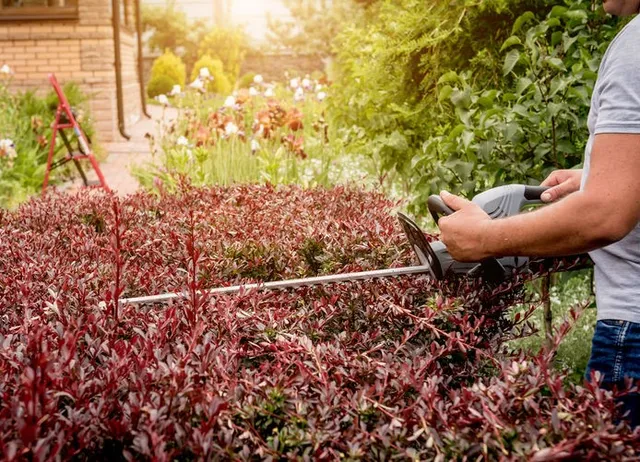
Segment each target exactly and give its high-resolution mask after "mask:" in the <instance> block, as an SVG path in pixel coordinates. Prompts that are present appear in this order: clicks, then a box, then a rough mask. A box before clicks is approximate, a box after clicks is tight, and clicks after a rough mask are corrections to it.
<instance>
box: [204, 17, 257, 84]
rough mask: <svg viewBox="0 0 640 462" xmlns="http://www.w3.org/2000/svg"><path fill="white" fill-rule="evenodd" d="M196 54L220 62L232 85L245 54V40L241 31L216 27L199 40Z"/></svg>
mask: <svg viewBox="0 0 640 462" xmlns="http://www.w3.org/2000/svg"><path fill="white" fill-rule="evenodd" d="M198 53H199V56H204V55H209V56H210V57H212V58H216V59H219V60H220V61H222V64H223V66H224V71H225V73H226V74H227V77H228V78H229V81H230V82H231V83H232V84H233V83H235V81H236V80H237V79H238V75H239V74H240V67H241V66H242V61H244V57H245V55H246V53H247V38H246V36H245V34H244V31H243V30H242V29H238V28H222V27H216V28H215V29H213V30H212V31H210V32H209V33H208V34H206V35H205V36H204V38H203V39H202V40H201V42H200V45H199V47H198Z"/></svg>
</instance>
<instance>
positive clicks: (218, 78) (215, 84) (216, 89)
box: [191, 55, 232, 95]
mask: <svg viewBox="0 0 640 462" xmlns="http://www.w3.org/2000/svg"><path fill="white" fill-rule="evenodd" d="M203 67H206V68H207V69H209V73H210V74H211V76H212V77H213V80H209V81H208V82H207V87H206V88H207V91H210V92H212V93H218V94H221V95H227V94H229V93H230V92H231V90H232V88H231V83H229V79H228V78H227V76H226V74H225V73H224V70H223V65H222V61H220V60H219V59H213V58H212V57H211V56H209V55H204V56H202V57H201V58H200V59H199V60H198V61H197V62H196V63H195V65H194V66H193V70H192V71H191V81H194V80H195V79H196V78H198V76H199V75H200V69H202V68H203Z"/></svg>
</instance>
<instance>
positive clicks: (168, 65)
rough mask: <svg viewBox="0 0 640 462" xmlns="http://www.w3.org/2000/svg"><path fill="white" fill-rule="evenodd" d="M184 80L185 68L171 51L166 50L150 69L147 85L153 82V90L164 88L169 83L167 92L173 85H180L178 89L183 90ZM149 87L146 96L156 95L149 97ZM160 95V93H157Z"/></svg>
mask: <svg viewBox="0 0 640 462" xmlns="http://www.w3.org/2000/svg"><path fill="white" fill-rule="evenodd" d="M160 76H165V77H166V79H162V78H161V77H160ZM185 79H186V72H185V66H184V63H183V62H182V60H181V59H180V58H179V57H178V56H176V55H174V54H173V53H172V52H171V51H169V50H167V51H165V53H164V54H163V55H162V56H160V57H158V58H157V59H156V60H155V61H154V62H153V66H152V67H151V77H150V78H149V83H151V82H154V81H155V82H154V90H156V89H159V88H165V87H166V85H167V83H168V82H169V81H170V82H171V86H170V87H169V91H170V90H171V88H172V87H173V85H180V87H182V88H184V82H185ZM150 86H151V85H149V87H147V94H148V95H149V97H154V96H156V95H151V92H150V90H151V88H150ZM158 94H161V93H158Z"/></svg>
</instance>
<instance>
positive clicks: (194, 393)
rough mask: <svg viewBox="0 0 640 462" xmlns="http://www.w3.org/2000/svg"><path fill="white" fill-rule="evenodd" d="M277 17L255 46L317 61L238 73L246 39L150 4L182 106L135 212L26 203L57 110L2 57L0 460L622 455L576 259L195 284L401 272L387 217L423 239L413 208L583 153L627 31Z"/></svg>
mask: <svg viewBox="0 0 640 462" xmlns="http://www.w3.org/2000/svg"><path fill="white" fill-rule="evenodd" d="M285 3H286V4H287V5H288V6H289V10H290V12H291V15H292V18H293V19H294V20H295V21H297V23H298V24H299V27H297V28H291V27H287V26H286V24H280V23H277V21H276V22H273V23H272V24H271V25H270V27H271V31H272V34H273V36H274V38H273V40H275V41H276V42H277V43H278V44H280V45H283V44H284V45H286V46H287V47H289V48H290V49H291V50H293V51H295V52H297V53H314V54H317V55H320V56H324V57H328V58H330V59H327V62H330V63H331V64H330V65H329V66H328V67H327V68H325V69H323V70H318V71H317V72H313V73H312V72H309V73H307V72H300V71H299V70H297V69H288V70H287V71H286V73H283V74H282V76H281V78H280V79H275V80H271V79H267V78H265V77H264V75H263V74H261V73H254V72H249V73H245V74H242V75H241V68H242V63H243V60H244V59H245V56H246V53H247V51H248V47H249V45H248V44H247V42H246V38H245V37H244V35H243V33H242V32H241V30H236V29H223V28H214V29H210V28H208V27H206V26H205V25H203V24H199V23H190V22H189V20H188V19H186V17H185V16H184V15H183V14H179V12H177V11H175V10H172V9H171V8H169V9H162V8H157V9H148V10H147V11H146V12H145V14H144V15H143V18H144V22H145V27H146V28H147V31H148V33H149V34H150V35H149V37H150V38H148V40H149V46H150V47H152V48H153V47H155V49H156V50H157V51H158V52H159V53H158V57H157V59H155V61H154V63H153V66H152V67H151V70H150V75H149V79H148V82H147V86H146V88H147V97H148V103H149V104H154V105H157V106H158V107H159V108H160V109H161V110H163V111H169V110H171V111H175V113H176V114H177V115H178V116H177V117H176V118H175V119H172V120H170V119H169V118H162V119H161V120H160V121H159V122H158V125H157V127H156V128H157V130H156V132H155V133H154V134H152V135H151V136H150V137H149V143H150V147H151V150H152V153H153V161H152V162H149V163H148V164H145V165H141V166H138V167H136V168H135V169H134V170H133V171H132V174H133V175H134V176H135V178H136V179H137V180H138V181H139V184H140V190H139V191H138V192H137V193H136V194H133V195H130V196H126V197H118V196H117V195H115V194H113V193H109V194H107V193H99V192H98V193H88V192H87V191H86V190H80V191H77V192H73V193H69V192H64V191H50V192H48V193H47V194H43V195H41V194H40V189H41V186H42V178H43V175H44V168H45V163H46V156H47V153H48V140H49V137H50V132H51V128H50V125H51V122H52V120H53V118H54V117H55V109H56V104H57V100H56V99H55V96H53V95H47V94H39V93H35V92H23V91H16V90H15V89H14V88H13V83H12V72H11V67H10V63H9V64H6V65H5V66H4V67H3V68H2V69H0V140H1V141H0V372H1V374H0V377H1V378H0V458H2V459H5V460H90V459H94V460H158V461H162V460H263V459H264V460H337V459H343V460H396V459H398V460H407V459H408V460H436V461H447V460H534V461H554V460H636V459H637V453H638V451H640V438H639V437H638V432H637V431H635V432H634V431H633V429H631V428H630V427H629V426H628V425H627V423H626V422H625V421H624V420H621V419H620V416H619V413H618V411H617V410H616V401H615V397H616V396H617V393H627V392H629V391H634V390H633V388H629V389H628V390H618V391H616V392H615V393H614V392H610V391H604V390H602V389H601V388H599V387H598V381H599V379H600V377H599V375H598V374H597V373H596V374H594V375H593V376H591V377H589V378H587V379H585V378H584V371H585V367H586V362H587V360H588V357H589V349H590V340H591V336H592V335H593V329H594V324H595V309H594V305H593V300H594V297H593V294H592V280H591V278H592V272H591V269H583V264H578V263H577V262H576V261H575V259H570V258H567V259H556V260H554V263H553V264H551V265H549V266H545V267H532V268H531V271H525V272H522V273H520V274H514V275H512V276H511V277H508V278H507V279H506V280H504V281H501V282H499V283H487V282H486V281H483V280H482V279H476V278H466V277H450V278H446V279H444V280H435V279H433V278H430V277H428V276H427V275H425V274H422V275H412V276H403V277H396V278H385V279H375V280H371V279H370V280H364V281H352V282H343V283H338V284H326V285H317V286H307V287H300V288H295V289H288V290H272V291H270V290H256V289H243V290H240V292H239V293H237V294H212V293H209V292H207V289H210V288H213V287H221V286H233V285H238V284H247V283H254V282H257V283H260V282H267V281H276V280H281V279H296V278H305V277H314V276H323V275H330V274H338V273H351V272H357V271H367V270H377V269H384V268H400V267H405V266H411V265H415V264H417V261H416V258H415V255H414V252H413V250H412V248H411V246H410V244H409V242H408V241H407V236H406V235H405V233H404V232H403V229H402V227H401V225H400V223H399V222H398V220H397V213H398V212H406V213H408V214H410V215H412V216H414V217H416V220H417V222H418V223H419V224H420V225H421V226H422V227H423V228H424V229H425V230H426V231H427V234H426V238H427V240H429V241H430V242H432V241H435V240H437V239H438V230H437V227H436V226H435V224H434V223H433V220H431V218H430V217H429V216H428V210H427V203H426V199H427V197H428V196H429V195H430V194H434V193H438V192H439V191H440V190H442V189H446V190H448V191H452V192H455V193H458V194H461V195H465V196H467V197H473V196H474V195H475V194H477V193H479V192H481V191H485V190H487V189H489V188H492V187H495V186H499V185H504V184H511V183H519V184H527V185H538V184H539V183H540V182H541V181H542V180H543V179H544V178H545V177H546V175H548V174H549V173H550V172H551V171H552V170H555V169H558V168H572V167H574V166H577V165H580V163H581V162H582V153H583V151H584V148H585V143H586V140H587V135H588V133H587V127H586V118H587V114H588V110H589V99H590V95H591V93H592V91H593V86H594V83H595V78H596V76H597V70H598V66H599V63H600V61H601V59H602V56H603V54H604V52H605V50H606V48H607V45H608V44H609V42H610V41H611V40H612V39H613V37H614V36H615V34H616V33H617V32H618V31H619V30H620V28H621V27H622V26H623V25H624V22H623V21H620V20H617V19H615V18H611V17H609V16H607V15H605V14H604V12H603V11H602V8H601V6H600V5H599V4H597V3H594V2H592V1H588V0H565V1H564V2H551V1H547V0H496V1H491V2H475V1H472V2H453V3H447V4H443V3H442V2H437V1H427V2H425V1H420V0H399V1H396V2H387V1H382V0H350V1H345V2H341V4H339V5H333V4H331V5H326V4H324V2H308V5H306V7H305V4H306V2H303V1H287V2H285ZM336 3H337V2H336ZM172 8H173V7H172ZM178 39H179V40H178ZM0 64H2V63H0ZM65 92H66V94H67V96H68V97H69V99H70V101H71V104H72V105H73V106H74V108H77V112H78V115H79V117H80V119H81V123H82V124H83V128H85V130H86V131H87V132H88V133H89V134H90V135H91V137H92V138H96V135H95V134H94V133H93V129H92V119H91V114H90V111H89V109H88V105H87V104H86V103H87V98H90V95H86V94H84V93H83V92H82V91H81V89H80V88H78V87H77V86H75V85H73V84H70V85H68V86H66V87H65ZM97 143H98V142H97V141H96V143H95V144H96V146H97V145H98V144H97ZM55 149H57V150H62V149H64V145H62V144H60V145H59V144H56V145H55ZM98 149H99V148H98ZM107 154H108V153H106V154H105V155H107ZM71 175H72V172H71V171H70V170H63V169H61V170H58V171H57V172H56V175H55V176H54V178H53V183H54V185H58V186H59V185H62V184H63V183H64V182H65V181H67V180H68V179H69V178H70V176H71ZM582 263H584V262H582ZM572 265H575V268H574V267H573V266H572ZM572 269H575V270H573V271H567V270H572ZM561 270H562V271H561ZM162 293H177V294H179V295H180V296H178V297H176V298H175V299H173V300H171V301H169V302H161V303H154V302H148V303H142V304H133V303H126V302H122V300H124V299H128V298H131V297H140V296H149V295H154V294H162ZM550 313H553V320H551V319H550V317H549V315H550ZM631 386H632V385H631V384H629V387H631Z"/></svg>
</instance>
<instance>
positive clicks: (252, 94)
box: [249, 87, 260, 96]
mask: <svg viewBox="0 0 640 462" xmlns="http://www.w3.org/2000/svg"><path fill="white" fill-rule="evenodd" d="M259 94H260V92H258V90H256V89H255V88H253V87H251V88H249V95H250V96H258V95H259Z"/></svg>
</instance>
